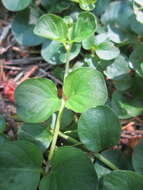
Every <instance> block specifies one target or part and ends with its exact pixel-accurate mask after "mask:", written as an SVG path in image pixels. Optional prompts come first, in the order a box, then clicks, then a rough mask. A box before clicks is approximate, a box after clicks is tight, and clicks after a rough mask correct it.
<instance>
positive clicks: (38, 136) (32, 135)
mask: <svg viewBox="0 0 143 190" xmlns="http://www.w3.org/2000/svg"><path fill="white" fill-rule="evenodd" d="M18 137H19V139H20V140H27V141H30V142H32V143H34V144H36V145H37V146H38V147H39V148H40V149H41V150H42V151H45V150H46V149H47V148H48V147H49V145H50V143H51V140H52V135H51V133H50V132H49V131H48V129H47V128H45V127H44V126H42V125H39V124H26V123H25V124H24V125H22V126H21V127H20V128H19V129H18Z"/></svg>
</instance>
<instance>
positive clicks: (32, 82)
mask: <svg viewBox="0 0 143 190" xmlns="http://www.w3.org/2000/svg"><path fill="white" fill-rule="evenodd" d="M63 93H64V97H65V106H66V107H67V108H68V109H71V110H73V111H75V112H80V113H82V112H84V111H86V110H87V109H89V108H91V107H95V106H98V105H104V104H105V102H106V100H107V88H106V84H105V81H104V78H103V76H102V74H101V73H100V72H99V71H97V70H95V69H91V68H86V67H83V68H80V69H77V70H75V71H73V72H71V73H70V74H69V75H68V76H67V77H66V79H65V83H64V87H63ZM15 100H16V107H17V113H18V115H20V117H21V118H22V119H23V120H24V121H25V122H29V123H38V122H43V121H45V120H47V119H48V118H49V117H50V116H51V115H52V114H53V113H54V112H56V111H58V110H59V107H60V104H61V100H60V99H59V98H58V97H57V89H56V86H55V84H54V83H53V82H51V81H50V80H48V79H43V78H37V79H29V80H26V81H25V82H23V83H22V84H20V85H19V86H18V87H17V89H16V91H15Z"/></svg>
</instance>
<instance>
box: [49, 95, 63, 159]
mask: <svg viewBox="0 0 143 190" xmlns="http://www.w3.org/2000/svg"><path fill="white" fill-rule="evenodd" d="M64 107H65V101H64V99H62V103H61V108H60V110H59V113H58V117H57V121H56V126H55V129H54V135H53V140H52V144H51V147H50V152H49V158H48V160H51V158H52V157H53V154H54V150H55V147H56V143H57V139H58V134H59V130H60V123H61V119H62V113H63V110H64Z"/></svg>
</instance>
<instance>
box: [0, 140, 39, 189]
mask: <svg viewBox="0 0 143 190" xmlns="http://www.w3.org/2000/svg"><path fill="white" fill-rule="evenodd" d="M41 165H42V154H41V152H40V151H39V150H38V148H37V147H36V146H35V145H33V144H31V143H28V142H26V141H16V142H8V143H2V144H0V171H1V172H0V188H1V189H3V190H4V189H5V190H8V189H9V188H10V189H11V190H16V189H18V190H23V189H26V190H35V189H36V188H37V186H38V184H39V180H40V174H41V172H42V169H41Z"/></svg>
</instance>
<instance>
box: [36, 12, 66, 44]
mask: <svg viewBox="0 0 143 190" xmlns="http://www.w3.org/2000/svg"><path fill="white" fill-rule="evenodd" d="M67 32H68V28H67V25H66V23H65V22H64V20H63V19H62V18H61V17H59V16H56V15H54V14H45V15H43V16H42V17H41V18H40V19H39V21H38V22H37V24H36V26H35V28H34V33H35V34H37V35H38V36H41V37H44V38H48V39H51V40H56V41H60V42H65V41H66V40H67Z"/></svg>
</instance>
